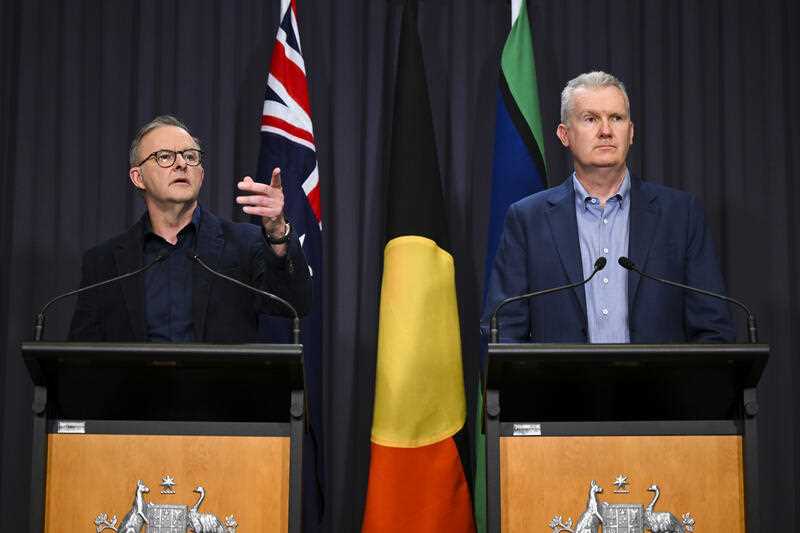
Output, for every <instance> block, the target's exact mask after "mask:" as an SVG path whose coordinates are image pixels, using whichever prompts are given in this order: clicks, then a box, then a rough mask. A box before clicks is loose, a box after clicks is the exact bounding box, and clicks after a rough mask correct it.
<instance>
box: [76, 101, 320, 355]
mask: <svg viewBox="0 0 800 533" xmlns="http://www.w3.org/2000/svg"><path fill="white" fill-rule="evenodd" d="M202 155H203V152H202V150H201V149H200V143H199V141H198V140H197V139H196V138H194V137H193V136H192V135H191V133H190V132H189V129H188V128H187V127H186V126H185V125H184V124H182V123H181V122H180V121H178V120H177V119H176V118H174V117H171V116H160V117H156V118H155V119H153V120H152V121H150V122H149V123H148V124H146V125H145V126H143V127H142V128H141V129H140V130H139V133H138V134H137V135H136V137H135V138H134V140H133V143H132V145H131V153H130V170H129V177H130V180H131V182H132V183H133V185H134V187H135V188H136V189H137V190H138V191H139V192H140V193H141V194H142V197H143V199H144V202H145V206H146V208H147V211H146V212H145V214H144V215H142V217H141V219H140V220H139V221H138V222H137V223H136V224H134V225H133V227H131V228H130V229H129V230H128V231H126V232H125V233H123V234H121V235H119V236H117V237H114V238H112V239H110V240H109V241H106V242H104V243H102V244H100V245H98V246H96V247H94V248H92V249H91V250H89V251H88V252H86V254H85V255H84V259H83V267H82V269H83V282H82V286H86V285H89V284H91V283H95V282H98V281H102V280H107V279H110V278H113V277H115V276H118V275H120V274H124V273H127V272H131V271H133V270H136V269H138V268H140V267H142V266H143V265H146V264H149V263H151V262H153V261H155V260H156V259H157V258H158V257H163V258H164V259H163V260H161V261H159V262H158V263H157V264H155V265H154V266H153V267H152V268H150V269H148V270H147V271H146V272H145V273H143V274H141V275H138V276H134V277H132V278H128V279H126V280H124V281H122V282H120V283H115V284H111V285H108V286H106V287H103V288H100V289H96V290H91V291H87V292H85V293H83V294H82V295H81V296H80V297H79V299H78V303H77V305H76V309H75V314H74V315H73V318H72V324H71V327H70V335H69V336H70V339H71V340H81V341H116V342H131V341H139V342H142V341H155V342H192V341H193V342H201V341H202V342H220V343H223V342H253V341H256V340H259V338H258V329H259V318H258V317H259V314H260V313H262V312H266V313H271V314H282V315H289V313H288V311H287V310H286V309H284V308H282V307H280V306H278V305H277V304H275V303H272V302H269V301H265V299H264V298H263V297H261V296H258V295H255V294H253V293H252V292H250V291H247V290H245V289H243V288H240V287H237V286H235V285H234V284H232V283H230V282H228V281H225V280H222V279H219V278H217V277H215V276H213V275H212V274H210V273H208V272H207V271H205V270H204V269H202V268H201V267H200V266H199V265H198V264H196V263H195V262H194V261H193V260H192V259H191V257H190V256H192V255H194V254H196V255H197V256H198V257H199V258H200V259H202V260H203V261H204V262H205V263H207V264H208V265H209V266H211V267H212V268H213V269H215V270H217V271H219V272H222V273H224V274H226V275H228V276H232V277H234V278H236V279H239V280H241V281H243V282H246V283H248V284H251V285H254V286H256V287H258V288H261V289H263V290H266V291H269V292H273V293H275V294H277V295H278V296H281V297H283V298H284V299H286V300H288V301H289V302H290V303H292V304H293V305H294V307H295V308H296V309H297V311H298V313H300V314H301V315H303V314H305V313H306V312H307V310H308V308H309V305H310V300H311V283H310V276H309V270H308V265H307V264H306V260H305V257H304V256H303V252H302V250H301V248H300V243H299V241H298V239H297V236H296V235H294V234H293V233H292V231H291V227H290V225H289V222H287V221H286V220H285V219H284V216H283V192H282V189H281V181H280V170H279V169H275V170H274V171H273V174H272V180H271V182H270V183H269V184H263V183H256V182H254V181H253V180H252V179H251V178H250V177H249V176H248V177H245V178H244V179H243V180H242V181H241V182H239V183H238V188H239V190H240V191H241V192H242V196H239V197H237V199H236V201H237V203H239V204H240V205H242V208H243V211H244V212H245V213H247V214H249V215H256V216H258V217H261V227H259V226H256V225H253V224H236V223H232V222H228V221H225V220H222V219H220V218H218V217H216V216H215V215H214V214H213V213H211V212H210V211H209V210H207V209H205V208H202V207H201V206H200V205H199V204H198V201H197V198H198V195H199V193H200V187H201V186H202V184H203V178H204V171H203V166H202Z"/></svg>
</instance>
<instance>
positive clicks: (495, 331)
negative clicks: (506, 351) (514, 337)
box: [489, 256, 607, 343]
mask: <svg viewBox="0 0 800 533" xmlns="http://www.w3.org/2000/svg"><path fill="white" fill-rule="evenodd" d="M606 262H607V260H606V258H605V257H602V256H601V257H598V258H597V261H595V262H594V270H592V273H591V274H589V277H588V278H586V279H585V280H583V281H579V282H577V283H570V284H569V285H562V286H561V287H553V288H552V289H545V290H542V291H534V292H529V293H527V294H520V295H519V296H512V297H511V298H506V299H505V300H503V301H502V302H500V303H499V304H497V306H496V307H495V308H494V311H492V314H491V315H490V318H489V329H490V331H489V337H490V342H493V343H495V342H497V339H498V338H499V336H500V330H499V328H498V325H497V313H499V312H500V309H502V308H503V307H505V306H506V305H507V304H510V303H512V302H517V301H519V300H527V299H529V298H536V297H537V296H544V295H545V294H550V293H551V292H558V291H564V290H567V289H574V288H576V287H580V286H581V285H585V284H586V283H589V280H591V279H592V278H593V277H594V275H595V274H597V273H598V272H600V271H601V270H603V269H604V268H605V267H606Z"/></svg>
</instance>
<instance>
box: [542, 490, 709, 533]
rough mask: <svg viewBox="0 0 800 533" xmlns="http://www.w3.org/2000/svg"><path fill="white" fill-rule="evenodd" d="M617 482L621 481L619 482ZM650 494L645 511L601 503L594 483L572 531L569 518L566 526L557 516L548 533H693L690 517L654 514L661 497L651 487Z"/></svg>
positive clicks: (640, 506) (631, 505) (623, 504)
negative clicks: (647, 532)
mask: <svg viewBox="0 0 800 533" xmlns="http://www.w3.org/2000/svg"><path fill="white" fill-rule="evenodd" d="M618 479H620V478H618ZM647 490H649V491H651V492H653V493H654V494H653V499H652V500H651V501H650V504H649V505H648V506H647V507H644V506H643V505H641V504H629V503H608V502H600V501H598V499H597V495H598V494H600V493H602V492H603V488H602V487H600V485H598V484H597V483H596V482H595V481H592V482H591V483H590V485H589V497H588V499H587V503H586V510H585V511H584V512H583V514H581V515H580V517H579V518H578V522H577V523H576V524H575V526H574V528H573V525H572V518H569V517H568V518H567V520H566V522H564V519H563V518H562V517H561V516H560V515H558V516H554V517H553V519H552V520H551V521H550V524H548V525H549V526H550V529H551V533H562V532H565V531H566V532H568V533H598V532H599V531H600V526H602V528H603V529H602V531H603V533H644V532H645V529H647V530H648V531H650V532H651V533H691V532H693V531H694V518H692V515H691V514H689V513H686V514H684V515H683V517H682V519H681V520H678V519H677V518H676V517H675V515H673V514H672V513H669V512H656V511H655V510H654V508H655V505H656V502H657V501H658V497H659V496H660V495H661V493H660V492H659V490H658V485H656V484H653V485H650V487H649V488H648V489H647Z"/></svg>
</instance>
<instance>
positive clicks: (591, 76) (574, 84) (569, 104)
mask: <svg viewBox="0 0 800 533" xmlns="http://www.w3.org/2000/svg"><path fill="white" fill-rule="evenodd" d="M604 87H616V88H617V89H619V90H620V91H622V96H624V97H625V111H626V112H627V113H628V116H630V114H631V102H630V100H628V92H627V91H626V90H625V84H623V83H622V82H621V81H619V79H618V78H617V77H616V76H614V75H612V74H608V73H607V72H603V71H602V70H596V71H594V72H584V73H583V74H581V75H580V76H577V77H575V78H573V79H571V80H569V82H567V85H566V86H565V87H564V90H563V91H561V122H562V123H563V124H566V122H567V118H568V117H569V114H570V113H571V112H572V108H573V107H574V106H573V100H574V96H575V91H576V90H577V89H602V88H604Z"/></svg>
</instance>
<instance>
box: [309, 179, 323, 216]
mask: <svg viewBox="0 0 800 533" xmlns="http://www.w3.org/2000/svg"><path fill="white" fill-rule="evenodd" d="M306 198H308V204H309V205H310V206H311V211H313V212H314V216H315V217H316V218H317V222H318V223H319V222H322V209H321V207H320V202H319V184H317V186H316V187H314V188H313V189H311V190H310V191H308V194H306Z"/></svg>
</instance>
